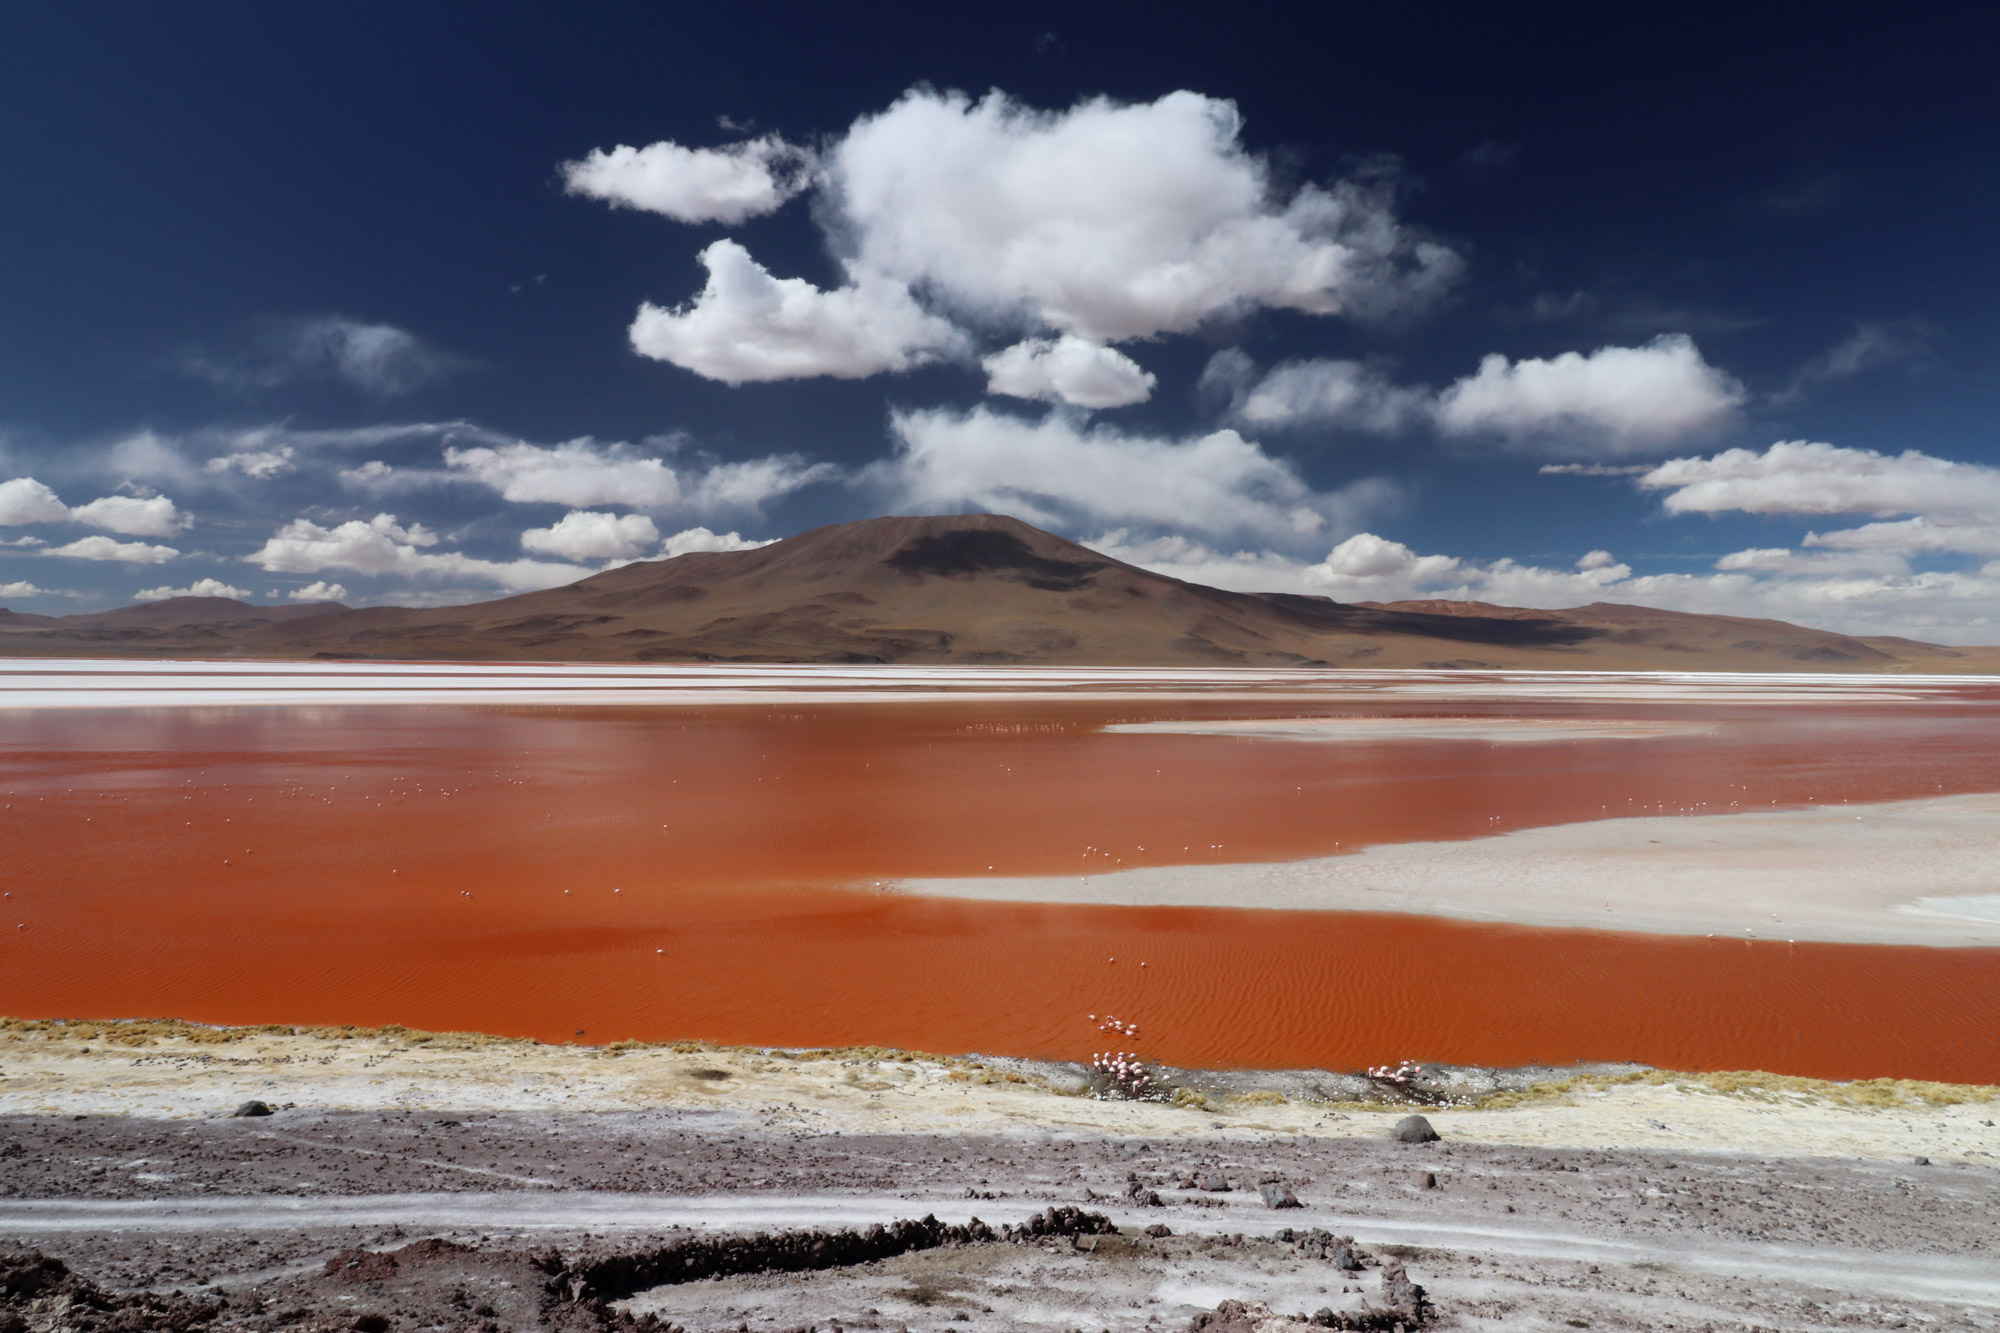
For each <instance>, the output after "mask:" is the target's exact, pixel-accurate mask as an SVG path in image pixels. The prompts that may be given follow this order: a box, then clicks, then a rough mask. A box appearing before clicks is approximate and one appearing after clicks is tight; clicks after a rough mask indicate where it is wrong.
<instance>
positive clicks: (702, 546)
mask: <svg viewBox="0 0 2000 1333" xmlns="http://www.w3.org/2000/svg"><path fill="white" fill-rule="evenodd" d="M771 540H775V539H771ZM771 540H766V541H750V540H748V539H747V538H745V537H744V536H743V535H742V534H741V533H737V532H710V531H709V530H708V529H707V528H686V529H684V530H682V531H680V532H676V533H674V534H673V535H672V536H671V537H668V538H667V539H666V540H665V541H663V542H661V543H660V554H661V555H662V556H665V557H668V558H671V557H673V556H677V555H688V554H690V553H691V552H695V551H754V550H756V549H757V548H758V547H760V546H769V545H770V544H771Z"/></svg>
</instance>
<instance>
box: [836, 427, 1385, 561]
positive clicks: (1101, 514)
mask: <svg viewBox="0 0 2000 1333" xmlns="http://www.w3.org/2000/svg"><path fill="white" fill-rule="evenodd" d="M891 426H892V429H893V431H894V433H895V435H896V438H897V448H896V451H895V453H894V454H893V455H892V456H891V457H890V458H888V459H886V460H883V461H882V462H879V463H877V464H874V465H872V466H871V467H870V468H869V469H868V471H867V473H866V474H865V477H864V480H865V481H867V482H868V483H871V484H873V485H874V486H876V487H878V488H879V489H881V490H882V491H883V492H884V493H886V495H887V496H888V497H889V499H890V500H891V502H892V503H894V504H895V505H897V506H899V507H902V508H905V509H913V510H917V511H929V512H936V511H939V510H945V511H950V510H957V509H965V508H976V509H994V510H1001V511H1004V512H1007V513H1010V514H1015V515H1018V516H1019V517H1021V518H1023V519H1026V520H1028V521H1029V522H1034V523H1042V524H1045V525H1051V524H1052V525H1059V526H1069V527H1075V526H1077V525H1079V524H1126V525H1131V526H1135V527H1143V528H1155V529H1165V530H1170V531H1175V530H1177V531H1185V532H1195V533H1202V534H1208V535H1216V534H1228V533H1257V534H1261V535H1262V536H1263V538H1264V539H1265V540H1266V541H1267V542H1271V543H1275V544H1279V545H1284V544H1289V543H1296V542H1299V541H1309V540H1312V539H1314V538H1316V537H1319V536H1320V535H1321V534H1324V533H1326V532H1328V531H1330V530H1334V529H1343V528H1349V527H1352V526H1354V524H1355V523H1356V521H1357V520H1358V519H1359V518H1360V517H1361V516H1362V515H1364V514H1367V513H1370V512H1377V511H1380V510H1381V509H1383V508H1386V507H1389V506H1391V505H1392V504H1393V503H1394V501H1395V499H1396V492H1395V490H1394V488H1393V487H1391V486H1390V485H1389V484H1388V483H1386V482H1380V481H1366V482H1359V483H1356V484H1354V485H1351V486H1348V487H1346V488H1344V489H1342V490H1339V491H1333V492H1323V491H1317V490H1314V489H1313V488H1312V487H1311V486H1310V485H1308V484H1307V482H1306V481H1305V479H1304V478H1303V477H1302V476H1301V475H1300V474H1299V472H1298V469H1297V468H1296V467H1294V466H1293V465H1292V464H1291V463H1290V462H1288V461H1287V460H1285V459H1282V458H1277V457H1274V456H1272V455H1270V454H1268V453H1266V452H1265V451H1264V450H1263V449H1262V448H1261V447H1260V446H1259V445H1257V444H1255V443H1254V442H1252V441H1250V440H1246V439H1244V438H1243V437H1242V436H1241V435H1239V434H1237V433H1236V432H1235V431H1233V430H1219V431H1215V432H1212V433H1210V434H1207V435H1202V436H1198V437H1194V438H1190V439H1165V438H1159V437H1154V436H1148V435H1139V434H1127V433H1124V432H1121V431H1117V430H1113V429H1111V428H1109V427H1105V426H1098V427H1095V428H1092V429H1088V430H1086V429H1084V428H1083V427H1082V426H1080V425H1079V424H1078V423H1077V422H1075V421H1072V420H1070V419H1068V418H1066V417H1064V416H1061V415H1050V416H1046V417H1043V418H1042V419H1040V420H1027V419H1024V418H1020V417H1016V416H1011V415H1008V414H1004V413H997V412H993V411H990V410H988V409H986V408H984V407H979V408H975V409H973V410H972V411H970V412H964V413H959V412H950V411H942V410H939V411H919V412H897V413H895V414H894V415H893V417H892V418H891Z"/></svg>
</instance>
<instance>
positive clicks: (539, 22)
mask: <svg viewBox="0 0 2000 1333" xmlns="http://www.w3.org/2000/svg"><path fill="white" fill-rule="evenodd" d="M1611 8H1612V7H1604V6H1507V7H1499V6H1473V5H1462V6H1452V5H1444V6H1432V7H1426V8H1423V9H1421V10H1419V9H1417V8H1416V7H1409V6H1380V5H1371V6H1360V5H1340V4H1332V5H1321V6H1311V7H1307V6H1286V7H1260V6H1255V5H1249V6H1239V7H1235V8H1233V9H1232V10H1231V11H1230V12H1229V13H1228V14H1227V15H1225V16H1222V17H1221V18H1217V17H1216V16H1215V15H1214V14H1213V12H1212V11H1208V10H1192V9H1190V10H1186V11H1183V12H1180V13H1176V12H1175V11H1173V10H1169V9H1163V8H1161V7H1159V6H1145V7H1139V6H1096V7H1090V8H1088V9H1087V10H1080V9H1079V8H1078V7H1075V6H1063V7H1054V6H1050V7H1045V8H1040V9H1038V8H1036V7H1033V6H1013V7H1008V8H1006V9H1005V10H1004V11H1002V10H994V11H990V12H985V13H978V14H971V13H963V14H962V13H956V12H950V13H947V12H943V11H941V10H940V9H939V7H936V6H921V7H919V6H900V7H899V6H896V5H889V4H879V5H869V6H852V7H839V6H825V5H811V6H808V5H774V6H764V7H760V8H756V9H754V10H753V9H743V8H741V7H726V6H706V7H696V6H665V5H640V4H628V5H618V4H603V5H594V6H587V7H577V6H552V5H548V6H527V5H506V4H479V5H472V4H448V3H439V4H429V5H423V6H387V5H370V4H343V5H340V6H331V5H310V4H301V5H288V6H270V5H249V4H231V3H208V4H204V5H201V6H157V5H137V4H132V5H114V4H79V5H72V6H41V7H27V6H17V7H14V8H13V9H11V10H9V11H8V12H7V13H6V14H5V15H4V16H0V169H4V171H5V180H6V182H7V184H6V187H5V190H4V192H0V241H4V244H3V245H0V604H5V605H8V606H11V607H13V608H15V609H18V610H34V611H43V612H52V613H63V612H70V611H80V610H91V609H98V608H101V607H106V606H112V605H118V604H123V603H125V602H129V601H131V600H133V599H134V598H135V597H139V596H142V595H143V596H162V595H169V594H171V593H173V592H175V591H180V590H189V589H192V590H198V591H205V590H220V589H233V590H238V591H240V592H242V593H245V594H249V595H251V596H253V597H254V598H255V599H256V600H260V601H265V600H279V601H285V600H291V599H299V598H312V597H326V596H337V597H339V598H341V599H343V600H346V601H348V602H350V603H352V604H364V603H403V604H426V603H437V602H450V601H463V600H472V599H476V598H482V597H489V596H494V595H498V594H501V593H504V592H507V591H519V590H523V589H526V588H531V587H539V586H548V585H550V584H554V583H561V582H567V581H569V580H571V579H574V578H576V577H580V576H582V575H583V574H585V573H588V572H590V571H592V570H595V569H599V568H602V567H604V566H605V565H606V564H608V563H611V562H615V561H619V560H626V559H633V558H647V557H654V556H658V555H662V554H672V553H677V552H679V551H683V550H692V549H716V548H723V547H728V546H730V545H733V544H741V543H749V542H756V541H763V540H769V539H772V538H777V537H783V536H786V535H788V534H790V533H794V532H798V531H801V530H803V529H805V528H808V527H811V526H815V525H817V524H820V523H825V522H834V521H840V520H844V519H850V518H860V517H866V516H870V515H873V514H878V513H885V512H905V513H907V512H954V511H972V510H987V509H991V510H999V511H1003V512H1009V513H1014V514H1017V515H1019V516H1021V517H1023V518H1026V519H1028V520H1030V521H1032V522H1037V523H1040V524H1042V525H1044V526H1047V527H1050V528H1053V529H1055V530H1057V531H1060V532H1063V533H1064V534H1066V535H1068V536H1072V537H1075V538H1078V539H1080V540H1085V541H1089V542H1091V543H1093V544H1096V545H1099V546H1100V547H1101V548H1102V549H1106V550H1109V551H1112V552H1113V553H1115V554H1118V555H1120V556H1122V557H1124V558H1126V559H1130V560H1133V561H1134V562H1136V563H1140V564H1145V565H1149V566H1151V567H1154V568H1157V569H1161V570H1163V571H1165V572H1168V573H1174V574H1179V575H1182V576H1186V577H1192V578H1197V579H1201V580H1203V581H1207V582H1214V583H1219V584H1224V585H1226V586H1232V587H1240V588H1247V589H1283V590H1292V591H1306V592H1319V593H1324V594H1326V595H1329V596H1334V597H1338V598H1341V599H1343V600H1363V599H1394V598H1401V597H1421V596H1447V597H1478V598H1484V599H1487V600H1492V601H1499V602H1506V603H1511V604H1516V605H1538V606H1569V605H1576V604H1580V603H1584V602H1589V601H1594V600H1608V601H1630V602H1643V603H1649V604H1654V605H1665V606H1675V607H1682V608H1686V609H1692V610H1705V611H1720V612H1730V613H1735V614H1744V615H1771V616H1779V617H1783V618H1787V619H1794V620H1800V621H1805V622H1808V623H1814V624H1820V625H1827V626H1831V627H1838V628H1846V629H1851V630H1857V631H1865V632H1891V633H1906V634H1911V635H1914V636H1917V637H1922V638H1931V639H1937V640H1943V641H1948V642H2000V445H1996V441H1995V435H1994V431H1993V429H1992V424H1991V423H1992V422H1993V420H1994V418H1995V412H1996V409H2000V373H1996V372H2000V320H1996V313H1995V312H1996V302H1995V294H1996V291H2000V260H1996V257H1995V246H1994V244H1993V241H1992V238H1993V236H1995V235H2000V171H1997V170H1996V160H2000V155H1996V151H1995V150H1996V148H2000V91H1996V85H1995V82H1994V81H1993V80H1992V79H1991V77H1990V68H1989V63H1990V62H1989V60H1988V56H1989V54H1990V52H1991V51H1992V49H1993V40H1992V39H1993V35H1994V34H1993V32H1992V30H1991V27H1990V26H1987V27H1983V28H1982V27H1975V26H1973V25H1974V23H1975V20H1972V19H1968V18H1965V17H1962V16H1963V15H1965V14H1969V13H1971V11H1970V10H1969V9H1959V11H1958V14H1959V16H1954V15H1953V13H1952V12H1951V11H1952V10H1953V9H1955V8H1957V7H1939V8H1937V9H1935V10H1932V11H1929V12H1913V13H1894V12H1891V13H1885V14H1884V15H1883V16H1881V17H1877V18H1872V19H1870V20H1869V21H1868V22H1867V23H1865V24H1863V23H1854V22H1835V21H1832V20H1833V13H1832V11H1824V10H1822V11H1814V12H1813V13H1812V15H1811V16H1810V17H1811V18H1812V22H1811V23H1810V24H1808V23H1807V22H1806V21H1805V17H1804V11H1789V12H1781V11H1778V10H1775V9H1774V10H1773V11H1772V13H1770V14H1766V15H1758V14H1754V13H1753V14H1750V15H1748V16H1746V15H1745V14H1744V12H1743V11H1742V9H1741V7H1720V6H1718V7H1712V8H1704V7H1700V6H1694V7H1681V8H1677V9H1676V10H1674V11H1673V12H1672V14H1671V15H1668V14H1665V13H1661V12H1656V11H1639V10H1631V11H1629V12H1628V11H1626V10H1623V9H1620V10H1618V11H1617V12H1611Z"/></svg>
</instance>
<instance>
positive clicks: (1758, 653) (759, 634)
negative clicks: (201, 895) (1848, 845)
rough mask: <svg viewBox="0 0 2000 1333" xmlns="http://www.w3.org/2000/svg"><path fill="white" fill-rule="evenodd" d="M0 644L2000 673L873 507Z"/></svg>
mask: <svg viewBox="0 0 2000 1333" xmlns="http://www.w3.org/2000/svg"><path fill="white" fill-rule="evenodd" d="M0 654H6V655H10V656H27V655H34V656H92V657H99V656H101V657H142V658H143V657H175V656H193V657H253V658H319V659H328V658H335V659H338V658H380V659H403V660H409V659H420V660H432V661H521V660H540V661H610V662H683V661H709V662H912V663H945V662H957V663H1030V664H1035V663H1041V664H1055V665H1083V664H1097V665H1115V666H1315V667H1317V666H1333V667H1362V668H1366V667H1446V668H1449V667H1459V668H1479V667H1488V668H1502V667H1515V668H1542V669H1564V668H1568V669H1592V670H1662V669H1666V670H1744V671H1801V670H1806V671H1812V670H1821V671H1915V670H1921V671H1994V670H2000V650H1995V649H1984V648H1976V649H1954V648H1945V647H1941V646H1939V645H1936V644H1926V643H1917V642H1914V641H1912V640H1906V639H1888V638H1856V637H1852V636H1849V635H1844V634H1832V633H1828V632H1825V631H1822V630H1813V629H1805V628H1802V627H1800V626H1797V625H1789V624H1786V623H1784V622H1782V621H1776V620H1746V619H1741V618H1737V617H1733V616H1703V615H1691V614H1687V613H1683V612H1674V611H1656V610H1652V609H1650V608H1647V607H1640V606H1619V605H1614V604H1610V603H1596V604H1593V605H1590V606H1585V607H1578V608H1575V609H1573V610H1567V611H1536V610H1527V609H1522V608H1518V607H1501V606H1489V605H1487V604H1485V603H1479V602H1443V601H1425V602H1394V603H1360V604H1349V603H1342V602H1335V601H1332V600H1330V599H1328V598H1324V597H1306V596H1298V595H1293V594H1285V593H1237V592H1225V591H1223V590H1222V589H1219V588H1210V587H1205V586H1203V585H1201V584H1198V583H1186V582H1183V581H1181V580H1179V579H1171V578H1166V577H1164V576H1162V575H1159V574H1155V573H1152V572H1150V571H1148V570H1144V569H1139V568H1137V567H1136V566H1133V565H1128V564H1125V563H1123V562H1122V561H1118V560H1113V559H1111V558H1110V557H1109V556H1105V555H1102V554H1100V553H1098V552H1096V551H1092V550H1090V549H1089V548H1088V547H1084V546H1079V545H1078V544H1076V543H1075V542H1071V541H1066V540H1065V539H1063V538H1061V537H1057V536H1055V535H1054V534H1052V533H1048V532H1043V531H1042V530H1041V529H1039V528H1035V527H1031V526H1029V525H1028V524H1026V523H1022V522H1020V521H1019V520H1017V519H1012V518H1006V517H1002V516H998V515H992V514H978V515H970V516H950V517H930V518H874V519H866V520H863V521H861V522H858V523H842V524H838V525H835V526H832V527H825V528H817V529H814V530H813V531H811V532H805V533H801V534H799V535H798V536H796V537H791V538H788V539H786V540H785V541H781V542H776V543H774V544H772V545H770V546H764V547H759V548H757V549H756V550H751V551H728V552H707V553H698V554H691V555H683V556H678V557H675V558H673V559H670V560H651V561H641V562H639V563H636V564H631V565H626V566H623V567H622V568H619V569H614V570H609V571H607V572H605V573H602V574H593V575H592V576H590V577H589V578H586V579H582V580H580V581H578V582H576V583H572V584H569V585H568V586H566V587H561V588H550V589H548V590H546V591H543V592H532V593H524V594H522V595H520V596H517V597H505V598H501V599H499V600H497V601H490V602H476V603H473V604H471V605H469V606H452V607H426V608H410V607H364V608H360V609H354V608H349V607H344V606H339V605H337V604H312V605H306V606H284V607H268V606H253V605H250V604H249V603H245V602H238V601H234V600H231V599H229V598H221V597H179V598H171V599H168V600H166V601H160V602H149V603H145V604H142V605H139V606H130V607H124V608H122V609H120V610H116V611H101V612H96V613H94V614H90V615H78V616H34V615H18V614H14V613H11V612H7V611H0Z"/></svg>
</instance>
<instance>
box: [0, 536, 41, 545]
mask: <svg viewBox="0 0 2000 1333" xmlns="http://www.w3.org/2000/svg"><path fill="white" fill-rule="evenodd" d="M47 545H48V543H47V542H45V541H43V540H42V539H41V538H40V537H9V538H8V539H7V540H6V541H0V546H19V547H36V546H47Z"/></svg>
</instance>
